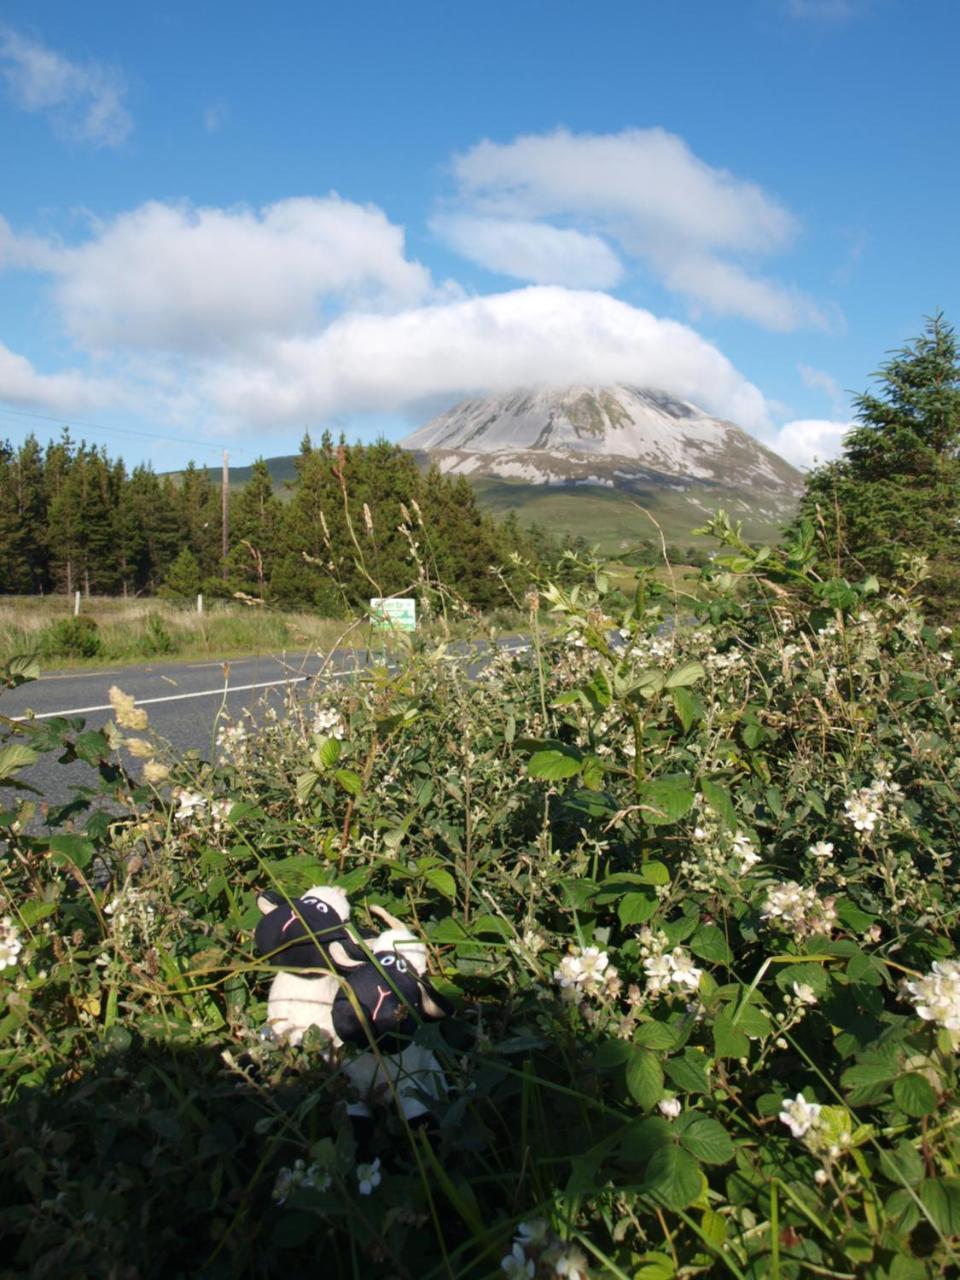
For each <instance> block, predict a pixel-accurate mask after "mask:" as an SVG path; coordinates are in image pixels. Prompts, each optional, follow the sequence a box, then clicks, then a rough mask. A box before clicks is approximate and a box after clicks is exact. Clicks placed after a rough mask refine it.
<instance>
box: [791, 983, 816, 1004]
mask: <svg viewBox="0 0 960 1280" xmlns="http://www.w3.org/2000/svg"><path fill="white" fill-rule="evenodd" d="M791 986H792V988H793V994H794V997H795V999H796V1001H797V1004H807V1005H814V1004H816V1003H817V993H816V992H815V991H814V989H813V987H811V986H808V985H807V983H806V982H794V983H791Z"/></svg>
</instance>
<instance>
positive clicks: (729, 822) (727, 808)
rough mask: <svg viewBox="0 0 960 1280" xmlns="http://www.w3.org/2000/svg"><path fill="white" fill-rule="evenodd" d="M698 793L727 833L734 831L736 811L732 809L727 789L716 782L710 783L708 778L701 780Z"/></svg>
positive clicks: (736, 824) (736, 823)
mask: <svg viewBox="0 0 960 1280" xmlns="http://www.w3.org/2000/svg"><path fill="white" fill-rule="evenodd" d="M700 792H701V794H702V796H703V798H704V800H706V802H707V804H708V805H709V806H710V808H711V809H712V810H713V812H714V813H715V814H716V815H717V817H718V818H719V819H720V821H721V823H722V824H723V826H725V827H726V828H727V830H728V831H736V830H737V827H738V825H739V824H738V822H737V811H736V809H734V807H733V800H732V798H731V796H730V792H729V791H728V790H727V788H726V787H722V786H720V784H719V783H718V782H711V781H710V779H709V778H703V779H701V782H700Z"/></svg>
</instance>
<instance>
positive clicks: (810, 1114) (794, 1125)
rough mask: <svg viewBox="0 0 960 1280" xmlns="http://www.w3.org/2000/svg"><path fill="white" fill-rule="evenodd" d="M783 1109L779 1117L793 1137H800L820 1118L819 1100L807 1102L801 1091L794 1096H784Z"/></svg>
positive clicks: (813, 1126) (814, 1125)
mask: <svg viewBox="0 0 960 1280" xmlns="http://www.w3.org/2000/svg"><path fill="white" fill-rule="evenodd" d="M782 1106H783V1110H782V1111H781V1112H780V1115H779V1117H778V1118H779V1119H780V1120H782V1121H783V1123H784V1124H785V1125H787V1127H788V1128H789V1130H790V1132H791V1133H792V1134H793V1136H794V1137H795V1138H802V1137H803V1136H804V1135H805V1134H807V1133H809V1132H810V1130H811V1129H813V1128H815V1127H816V1124H817V1122H818V1120H819V1119H820V1104H819V1102H807V1100H806V1098H804V1096H803V1094H802V1093H798V1094H797V1096H796V1097H795V1098H784V1100H783V1104H782Z"/></svg>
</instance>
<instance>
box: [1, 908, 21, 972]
mask: <svg viewBox="0 0 960 1280" xmlns="http://www.w3.org/2000/svg"><path fill="white" fill-rule="evenodd" d="M22 950H23V943H22V942H21V941H20V930H19V929H18V928H17V926H16V925H15V924H14V923H13V920H12V918H11V917H10V916H4V917H3V918H2V919H0V969H6V968H7V967H8V966H9V967H11V968H12V967H13V965H15V964H16V963H17V957H18V956H19V955H20V952H21V951H22Z"/></svg>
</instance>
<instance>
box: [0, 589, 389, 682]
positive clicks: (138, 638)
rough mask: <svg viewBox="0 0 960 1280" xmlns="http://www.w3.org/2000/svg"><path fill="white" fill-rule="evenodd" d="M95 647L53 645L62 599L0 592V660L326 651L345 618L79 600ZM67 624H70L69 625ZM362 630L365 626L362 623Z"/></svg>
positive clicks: (68, 616)
mask: <svg viewBox="0 0 960 1280" xmlns="http://www.w3.org/2000/svg"><path fill="white" fill-rule="evenodd" d="M80 618H81V619H89V620H90V621H92V622H93V623H94V624H95V626H94V628H91V630H92V631H93V634H94V636H95V641H94V643H95V644H96V642H97V641H98V642H99V649H98V650H96V651H95V652H92V653H88V654H87V655H86V656H83V655H82V654H81V653H79V652H77V651H76V649H74V651H73V652H70V651H69V648H68V647H64V646H63V645H62V644H60V645H58V644H57V643H56V642H55V639H56V636H57V635H58V634H59V635H60V636H61V637H62V636H63V633H64V627H63V624H64V623H67V624H68V626H69V625H70V624H71V623H72V621H73V602H72V600H68V599H67V598H66V597H65V596H45V597H36V596H7V597H4V598H3V600H2V602H0V660H6V659H7V658H9V657H10V656H12V655H13V654H15V653H39V654H40V655H41V657H42V659H43V661H44V664H45V665H46V666H56V667H84V666H90V665H96V664H102V663H103V662H110V663H113V664H116V663H137V662H143V661H144V660H145V659H149V658H155V659H157V660H158V661H169V660H178V659H183V660H187V659H191V658H209V657H214V658H221V657H222V658H230V657H239V656H241V655H242V656H249V655H254V654H260V653H275V652H278V651H281V650H288V651H289V650H302V649H327V648H329V647H330V646H331V645H332V644H334V643H335V642H336V640H337V638H338V637H339V636H341V635H342V634H343V632H344V631H345V630H346V629H347V627H348V626H349V623H347V622H344V621H342V620H340V621H334V620H331V619H329V618H318V617H315V616H313V615H312V614H309V613H293V612H284V613H281V612H278V611H273V610H268V611H262V610H260V609H258V608H250V607H245V606H240V605H235V604H232V603H227V602H220V601H217V602H211V604H210V606H209V607H208V608H207V609H206V610H205V612H204V613H203V614H198V613H197V612H196V609H195V608H193V607H187V606H183V605H177V604H173V603H171V602H170V601H167V600H155V599H151V600H122V599H114V598H110V597H92V598H90V599H87V600H84V601H82V604H81V613H80ZM71 629H72V628H71ZM363 630H364V632H366V628H363Z"/></svg>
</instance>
